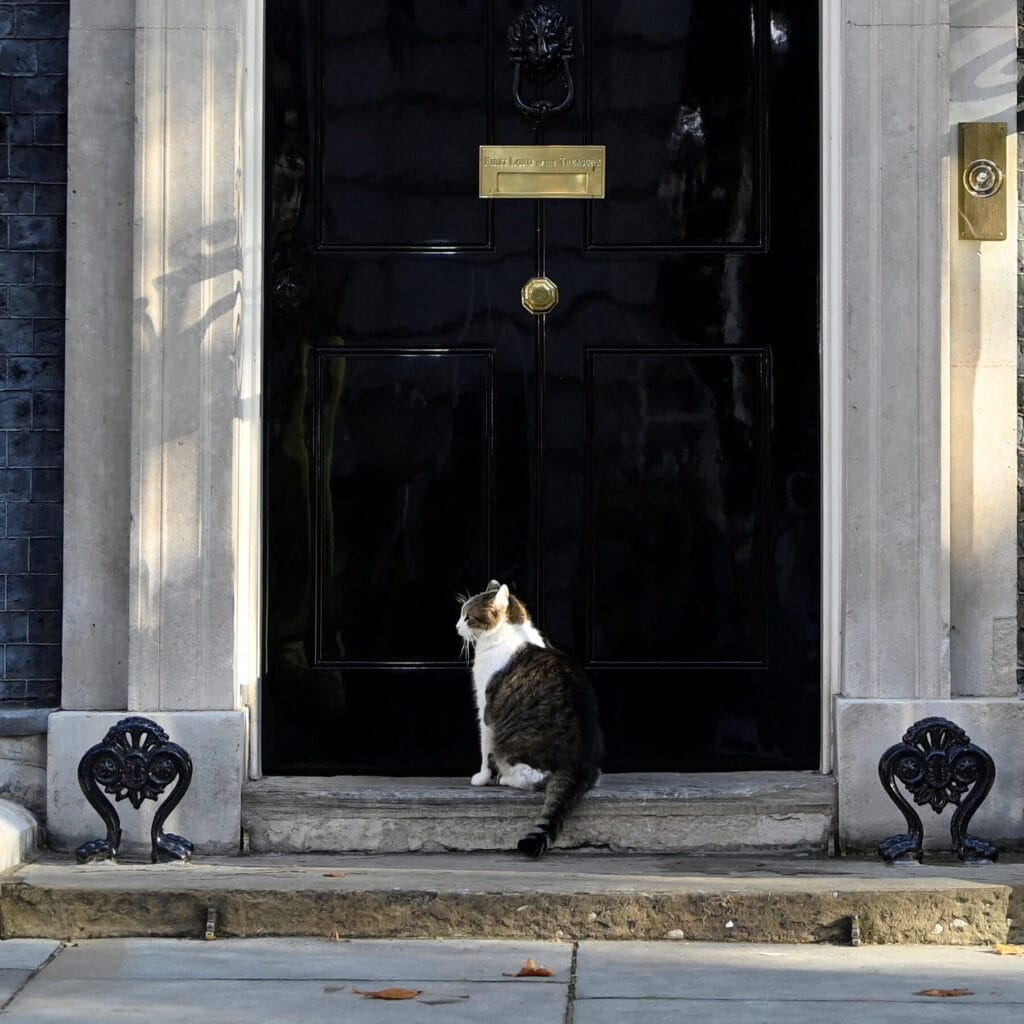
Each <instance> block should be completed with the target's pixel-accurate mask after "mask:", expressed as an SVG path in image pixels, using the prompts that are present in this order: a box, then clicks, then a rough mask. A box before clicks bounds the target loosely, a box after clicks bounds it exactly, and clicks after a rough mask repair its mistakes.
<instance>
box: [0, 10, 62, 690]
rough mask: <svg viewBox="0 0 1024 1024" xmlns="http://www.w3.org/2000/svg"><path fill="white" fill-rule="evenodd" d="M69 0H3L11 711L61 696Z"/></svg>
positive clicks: (1, 617)
mask: <svg viewBox="0 0 1024 1024" xmlns="http://www.w3.org/2000/svg"><path fill="white" fill-rule="evenodd" d="M67 56H68V0H32V2H25V0H0V709H2V708H3V706H5V705H6V706H12V705H15V704H25V703H28V704H36V705H56V704H58V703H59V699H60V665H61V649H60V639H61V541H62V535H63V504H62V502H63V470H62V459H63V452H64V259H65V246H64V238H65V213H64V211H65V202H66V196H67V184H66V183H67Z"/></svg>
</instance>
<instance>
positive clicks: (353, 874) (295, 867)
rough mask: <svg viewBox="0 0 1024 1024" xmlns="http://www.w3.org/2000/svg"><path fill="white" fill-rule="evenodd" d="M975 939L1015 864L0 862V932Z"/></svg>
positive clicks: (781, 860) (1019, 873)
mask: <svg viewBox="0 0 1024 1024" xmlns="http://www.w3.org/2000/svg"><path fill="white" fill-rule="evenodd" d="M855 921H856V924H857V926H858V929H859V933H860V939H861V941H862V942H864V943H868V944H873V943H935V944H944V945H978V944H989V943H995V942H1007V941H1011V942H1013V941H1017V942H1019V941H1021V939H1022V938H1024V862H1022V861H1021V860H1020V859H1019V858H1017V859H1011V860H1010V861H1009V862H1007V863H999V864H992V865H985V866H974V867H967V866H964V865H960V864H958V863H956V862H955V861H953V860H951V859H950V858H949V857H948V856H945V857H944V856H940V855H931V856H929V857H928V859H927V860H926V862H925V864H924V865H919V866H912V867H911V866H902V867H897V868H894V867H887V866H886V865H884V864H882V863H881V862H880V861H878V859H877V858H875V859H871V860H868V859H856V858H810V857H805V858H793V857H765V858H757V857H708V858H703V857H689V856H650V855H648V856H622V855H613V854H606V853H590V852H582V851H567V850H556V851H554V852H552V853H550V854H549V855H548V856H547V857H546V858H545V859H543V860H541V861H529V860H526V859H524V858H522V857H519V856H517V855H512V854H507V853H476V854H453V853H446V854H422V853H420V854H389V855H366V854H335V855H319V856H318V855H303V856H280V855H256V856H249V857H234V858H230V857H229V858H206V857H203V856H202V854H201V852H200V853H199V854H197V857H196V860H195V861H194V862H193V863H192V864H187V865H182V864H175V865H152V864H148V863H118V864H114V863H110V862H108V863H101V864H91V865H82V866H79V865H76V864H75V863H74V859H73V857H71V856H68V855H58V854H49V853H48V854H43V855H41V856H40V857H39V859H38V860H36V861H34V862H32V863H27V864H23V865H21V866H20V867H18V868H16V869H14V870H13V871H10V872H8V873H7V874H6V875H4V876H2V878H0V926H2V934H3V937H4V938H28V937H44V938H57V939H63V940H73V939H77V938H102V937H125V936H143V935H153V936H166V937H182V938H200V937H204V936H205V932H206V928H207V924H208V923H212V926H213V931H214V934H215V935H216V936H217V937H225V938H227V937H242V936H248V937H256V936H269V935H280V936H319V937H324V938H326V937H331V938H338V939H345V938H457V937H461V938H529V939H547V940H564V941H572V940H577V939H686V940H704V941H723V942H730V941H742V942H831V943H842V944H849V943H850V941H851V938H852V936H853V934H854V931H853V925H854V922H855Z"/></svg>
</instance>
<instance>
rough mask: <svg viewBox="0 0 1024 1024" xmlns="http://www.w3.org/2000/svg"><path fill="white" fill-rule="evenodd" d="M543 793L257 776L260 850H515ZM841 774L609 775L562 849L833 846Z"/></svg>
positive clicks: (436, 782)
mask: <svg viewBox="0 0 1024 1024" xmlns="http://www.w3.org/2000/svg"><path fill="white" fill-rule="evenodd" d="M542 800H543V796H542V794H540V793H524V792H521V791H519V790H513V789H508V788H506V787H502V786H488V787H482V788H481V787H474V786H470V785H469V784H468V780H466V779H451V778H442V779H402V778H372V777H365V776H358V777H348V776H334V777H330V778H296V777H288V778H283V777H274V778H265V779H261V780H259V781H257V782H251V783H248V784H247V785H246V786H245V788H244V790H243V794H242V826H243V829H244V830H245V833H246V834H247V836H248V843H249V847H250V849H251V851H252V852H253V853H312V852H353V851H358V852H366V853H404V852H412V851H426V852H442V851H477V850H514V849H515V844H516V840H517V839H518V838H519V837H520V836H522V835H523V834H525V832H526V831H528V830H529V828H530V827H531V826H532V825H534V824H535V823H536V821H537V815H538V811H539V809H540V805H541V802H542ZM835 807H836V791H835V783H834V780H833V779H832V778H830V777H828V776H823V775H819V774H817V773H813V772H735V773H713V774H702V775H682V774H666V775H654V774H637V775H606V776H604V777H603V778H602V780H601V783H600V785H598V786H597V787H596V788H595V789H593V790H592V791H591V792H590V793H589V794H588V795H587V796H586V798H585V799H584V801H583V802H582V804H581V805H580V807H579V809H578V810H577V813H576V814H575V815H574V816H573V818H572V819H570V821H569V824H568V825H567V827H566V829H565V831H564V832H563V834H562V836H561V838H560V839H559V841H558V846H559V847H560V848H564V849H572V848H577V849H578V848H593V849H599V850H607V851H611V852H616V853H621V852H632V853H690V854H714V853H729V854H736V853H745V852H759V853H788V854H794V853H809V854H819V855H820V854H825V853H827V852H828V850H829V844H830V842H831V839H832V835H833V832H834V822H835Z"/></svg>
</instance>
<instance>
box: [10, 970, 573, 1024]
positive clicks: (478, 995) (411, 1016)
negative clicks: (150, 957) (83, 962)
mask: <svg viewBox="0 0 1024 1024" xmlns="http://www.w3.org/2000/svg"><path fill="white" fill-rule="evenodd" d="M393 983H394V985H396V986H403V987H408V988H414V989H421V990H422V992H423V994H422V995H421V996H420V997H419V998H418V999H416V1000H411V1001H408V1002H401V1003H395V1002H388V1001H383V1000H372V999H366V998H363V997H362V996H360V995H358V994H357V993H355V992H354V991H353V989H357V988H358V989H363V990H366V989H373V988H374V987H376V988H380V985H379V984H377V985H374V983H373V982H371V981H369V980H362V981H359V980H356V981H352V982H328V983H325V982H323V981H281V980H280V979H275V980H273V981H254V980H251V979H250V980H246V981H213V980H203V981H152V980H150V981H147V982H146V983H145V985H140V984H139V983H138V982H132V981H114V982H111V981H106V980H104V981H100V982H90V981H84V980H80V979H74V980H70V979H69V980H63V981H62V980H54V981H50V980H49V979H48V978H46V976H45V975H44V976H42V977H40V978H38V979H36V980H35V981H33V982H32V983H31V985H30V986H29V987H28V988H26V989H24V990H23V991H22V992H21V993H19V994H18V995H17V996H16V997H15V998H14V1000H13V1001H12V1003H11V1004H10V1006H9V1007H8V1008H7V1010H6V1011H4V1013H3V1014H0V1016H2V1017H3V1020H4V1022H5V1024H79V1022H81V1021H83V1020H117V1021H125V1022H128V1021H137V1022H139V1024H143V1022H145V1024H151V1022H152V1021H153V1020H154V1019H156V1018H159V1020H160V1021H161V1022H162V1024H194V1022H195V1021H203V1022H204V1024H238V1022H239V1021H245V1022H246V1024H318V1022H322V1021H333V1020H342V1021H345V1022H346V1024H378V1022H380V1021H391V1022H393V1021H396V1020H401V1021H402V1024H422V1022H424V1021H429V1022H433V1024H436V1022H437V1021H444V1022H445V1024H447V1022H453V1024H461V1022H463V1021H465V1022H466V1024H480V1022H481V1021H516V1020H529V1021H531V1022H535V1024H562V1022H563V1021H564V1020H565V1012H566V1001H567V992H568V989H567V987H565V986H562V985H531V984H529V983H527V984H523V983H521V982H520V983H516V982H504V983H501V982H498V983H494V984H484V983H479V982H478V983H476V984H468V983H467V984H464V985H462V986H454V987H453V986H452V985H451V984H445V985H443V986H442V985H439V984H436V983H431V982H430V981H427V980H424V979H419V978H410V977H397V978H395V979H393ZM463 996H466V997H467V998H462V997H463ZM431 997H433V998H435V999H436V998H438V997H441V998H445V999H446V1002H445V1003H444V1004H442V1005H431V1004H430V1003H428V1002H425V1001H423V1000H424V999H429V998H431ZM448 1000H450V1001H448Z"/></svg>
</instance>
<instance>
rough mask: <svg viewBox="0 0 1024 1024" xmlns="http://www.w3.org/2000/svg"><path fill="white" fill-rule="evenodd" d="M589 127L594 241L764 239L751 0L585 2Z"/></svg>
mask: <svg viewBox="0 0 1024 1024" xmlns="http://www.w3.org/2000/svg"><path fill="white" fill-rule="evenodd" d="M587 6H588V7H589V8H590V19H589V22H588V29H589V32H588V35H589V39H590V46H589V48H588V49H589V59H588V62H587V70H588V73H589V76H588V83H589V89H588V100H589V116H588V134H589V135H590V136H592V137H593V140H594V141H595V142H599V143H601V144H603V145H605V146H607V149H608V171H607V175H608V181H609V182H612V183H614V187H613V188H611V189H609V192H608V198H607V201H605V202H602V203H594V204H592V205H591V208H590V211H589V212H590V214H591V217H592V226H591V231H590V236H589V242H590V245H591V247H593V248H611V249H629V248H641V249H652V248H658V247H666V248H669V249H672V248H675V247H677V246H684V247H686V248H689V249H693V248H698V247H723V248H730V249H737V248H748V247H760V246H761V245H762V244H763V224H762V215H763V211H764V200H763V194H762V193H763V185H764V176H763V152H762V150H763V141H764V138H765V132H764V128H765V124H764V113H765V83H766V78H765V68H764V55H765V53H766V38H767V34H768V32H769V27H768V25H769V23H768V20H767V15H766V12H765V9H764V7H763V5H762V4H760V3H753V4H751V3H714V4H709V3H707V2H706V0H690V2H684V3H674V4H668V3H656V2H655V3H650V2H649V3H636V2H633V0H623V2H621V3H596V4H592V5H587Z"/></svg>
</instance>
